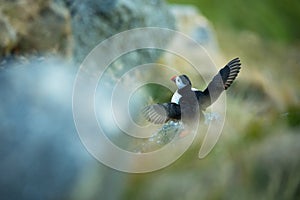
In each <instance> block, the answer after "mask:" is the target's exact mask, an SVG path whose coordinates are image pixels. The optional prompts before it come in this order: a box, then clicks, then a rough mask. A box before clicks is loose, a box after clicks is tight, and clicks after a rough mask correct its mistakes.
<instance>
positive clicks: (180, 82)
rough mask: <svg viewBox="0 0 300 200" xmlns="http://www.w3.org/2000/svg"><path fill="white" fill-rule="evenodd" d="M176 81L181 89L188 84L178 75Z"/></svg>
mask: <svg viewBox="0 0 300 200" xmlns="http://www.w3.org/2000/svg"><path fill="white" fill-rule="evenodd" d="M175 83H176V85H177V87H178V89H181V88H183V87H185V86H186V85H185V84H184V83H183V82H182V80H181V79H180V78H179V77H176V79H175Z"/></svg>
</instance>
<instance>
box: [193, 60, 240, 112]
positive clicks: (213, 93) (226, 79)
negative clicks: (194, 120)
mask: <svg viewBox="0 0 300 200" xmlns="http://www.w3.org/2000/svg"><path fill="white" fill-rule="evenodd" d="M240 69H241V62H240V59H239V58H235V59H233V60H231V61H230V62H229V63H228V64H227V65H226V66H225V67H223V68H222V69H221V70H220V71H219V73H218V74H217V75H216V76H215V77H214V78H213V79H212V81H211V82H210V83H209V84H208V86H207V88H206V89H205V90H204V91H203V92H201V91H196V95H197V98H198V100H199V103H200V106H201V108H203V109H205V108H207V107H208V106H210V105H211V104H212V103H214V102H215V101H216V100H217V99H218V98H219V96H220V95H221V93H222V92H223V91H224V90H227V88H229V87H230V85H231V84H232V82H233V81H234V79H235V78H236V77H237V75H238V73H239V72H240Z"/></svg>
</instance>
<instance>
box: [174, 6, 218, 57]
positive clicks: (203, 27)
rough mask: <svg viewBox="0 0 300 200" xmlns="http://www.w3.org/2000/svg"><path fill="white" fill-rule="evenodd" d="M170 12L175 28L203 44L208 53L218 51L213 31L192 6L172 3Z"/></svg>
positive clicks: (206, 20)
mask: <svg viewBox="0 0 300 200" xmlns="http://www.w3.org/2000/svg"><path fill="white" fill-rule="evenodd" d="M170 7H171V12H172V13H173V14H174V16H175V18H176V29H177V30H178V31H180V32H183V33H185V34H187V35H188V36H190V37H191V38H192V39H194V40H195V41H196V42H198V43H199V44H201V45H203V47H205V48H206V49H207V50H208V51H209V52H210V53H218V45H217V39H216V35H215V31H214V29H213V27H212V25H211V24H210V22H209V21H208V19H206V18H205V17H204V16H203V15H202V14H201V13H200V12H199V11H198V10H197V8H196V7H194V6H190V5H172V6H170Z"/></svg>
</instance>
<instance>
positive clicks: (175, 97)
mask: <svg viewBox="0 0 300 200" xmlns="http://www.w3.org/2000/svg"><path fill="white" fill-rule="evenodd" d="M192 91H199V90H198V89H196V88H192ZM180 98H181V95H180V94H179V93H178V90H176V92H175V93H174V94H173V96H172V99H171V102H172V103H176V104H179V100H180Z"/></svg>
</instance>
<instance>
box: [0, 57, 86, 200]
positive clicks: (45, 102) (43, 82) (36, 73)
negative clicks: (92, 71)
mask: <svg viewBox="0 0 300 200" xmlns="http://www.w3.org/2000/svg"><path fill="white" fill-rule="evenodd" d="M74 76H75V71H74V70H73V71H71V70H70V67H69V66H68V65H66V64H65V63H64V62H62V61H61V60H58V59H48V60H28V61H27V64H21V65H19V64H16V65H14V66H11V67H10V68H9V69H5V70H1V73H0V95H1V96H2V97H5V98H1V99H0V105H1V112H0V119H1V120H0V127H1V128H0V132H1V134H0V159H1V165H0V196H1V199H10V200H17V199H23V200H37V199H47V200H50V199H68V198H67V197H68V196H69V195H70V193H72V190H73V189H74V186H75V185H76V182H77V181H78V179H79V177H80V174H81V171H82V170H83V169H84V168H85V167H88V166H90V164H89V163H91V157H90V155H89V154H88V153H87V152H86V151H85V150H84V147H83V146H82V144H81V143H80V140H79V138H78V135H77V132H76V129H75V126H74V122H73V117H72V98H71V97H72V88H73V87H72V86H73V81H74Z"/></svg>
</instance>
